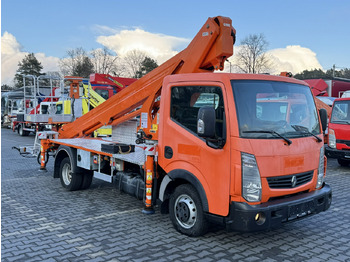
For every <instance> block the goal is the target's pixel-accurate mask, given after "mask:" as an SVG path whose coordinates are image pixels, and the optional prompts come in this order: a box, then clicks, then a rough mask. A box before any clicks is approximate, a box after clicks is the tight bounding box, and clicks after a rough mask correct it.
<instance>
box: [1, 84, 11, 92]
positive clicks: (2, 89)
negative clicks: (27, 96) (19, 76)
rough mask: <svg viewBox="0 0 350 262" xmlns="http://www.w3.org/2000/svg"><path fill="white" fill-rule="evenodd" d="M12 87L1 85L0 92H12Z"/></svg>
mask: <svg viewBox="0 0 350 262" xmlns="http://www.w3.org/2000/svg"><path fill="white" fill-rule="evenodd" d="M12 89H13V87H12V86H9V85H7V84H2V85H1V91H9V90H12Z"/></svg>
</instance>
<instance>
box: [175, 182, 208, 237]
mask: <svg viewBox="0 0 350 262" xmlns="http://www.w3.org/2000/svg"><path fill="white" fill-rule="evenodd" d="M169 215H170V220H171V222H172V223H173V226H174V228H175V229H176V230H177V231H179V232H180V233H182V234H185V235H188V236H191V237H197V236H201V235H203V234H205V233H206V232H207V229H208V222H207V220H206V218H205V216H204V212H203V206H202V201H201V200H200V197H199V195H198V193H197V191H196V190H195V189H194V187H193V186H191V185H189V184H185V185H180V186H178V187H177V188H176V189H175V191H174V193H173V194H172V195H171V197H170V201H169Z"/></svg>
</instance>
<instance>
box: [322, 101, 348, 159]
mask: <svg viewBox="0 0 350 262" xmlns="http://www.w3.org/2000/svg"><path fill="white" fill-rule="evenodd" d="M326 154H327V156H328V157H330V158H336V159H337V160H338V163H339V164H340V165H341V166H349V165H350V97H345V98H338V99H336V100H334V103H333V108H332V115H331V118H330V121H329V141H328V146H327V147H326Z"/></svg>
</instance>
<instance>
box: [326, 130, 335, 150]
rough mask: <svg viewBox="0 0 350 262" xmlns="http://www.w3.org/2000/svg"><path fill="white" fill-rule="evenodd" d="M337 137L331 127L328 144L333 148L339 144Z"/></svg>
mask: <svg viewBox="0 0 350 262" xmlns="http://www.w3.org/2000/svg"><path fill="white" fill-rule="evenodd" d="M336 143H337V142H336V138H335V132H334V130H333V129H329V134H328V145H329V147H331V148H336V147H337V144H336Z"/></svg>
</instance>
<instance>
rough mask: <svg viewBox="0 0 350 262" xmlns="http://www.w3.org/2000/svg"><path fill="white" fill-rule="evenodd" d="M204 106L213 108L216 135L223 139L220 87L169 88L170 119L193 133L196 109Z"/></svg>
mask: <svg viewBox="0 0 350 262" xmlns="http://www.w3.org/2000/svg"><path fill="white" fill-rule="evenodd" d="M204 106H212V107H214V108H215V113H216V126H215V130H216V137H217V138H222V139H225V137H226V132H225V129H226V127H225V112H224V101H223V96H222V92H221V88H220V87H217V86H176V87H173V88H172V89H171V109H170V117H171V119H172V120H174V121H175V122H176V123H178V124H180V125H181V126H183V127H185V128H186V129H188V130H189V131H191V132H193V133H195V134H197V115H198V111H199V108H201V107H204Z"/></svg>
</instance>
